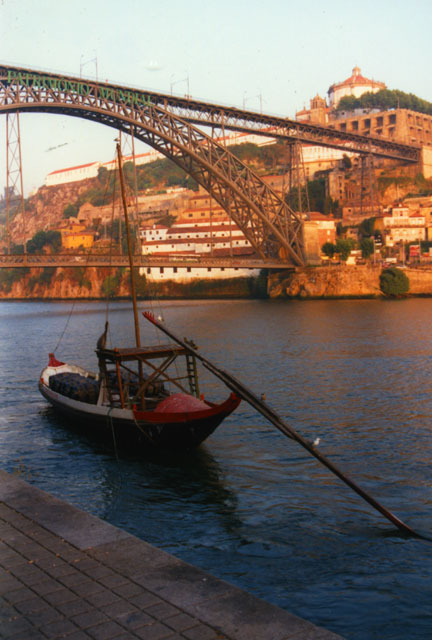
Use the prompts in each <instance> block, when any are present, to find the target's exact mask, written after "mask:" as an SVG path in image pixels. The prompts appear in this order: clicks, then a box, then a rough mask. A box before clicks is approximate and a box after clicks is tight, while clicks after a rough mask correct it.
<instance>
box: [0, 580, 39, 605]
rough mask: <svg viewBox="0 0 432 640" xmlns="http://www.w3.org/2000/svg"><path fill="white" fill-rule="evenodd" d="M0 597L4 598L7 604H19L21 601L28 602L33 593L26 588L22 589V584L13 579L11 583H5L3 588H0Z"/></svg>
mask: <svg viewBox="0 0 432 640" xmlns="http://www.w3.org/2000/svg"><path fill="white" fill-rule="evenodd" d="M0 595H1V596H3V598H6V599H7V600H8V602H12V603H14V602H20V601H21V600H28V599H29V598H31V597H32V596H34V593H33V591H31V589H29V588H28V587H24V585H23V584H22V582H20V581H19V580H15V579H13V582H5V583H4V587H3V586H2V587H1V588H0Z"/></svg>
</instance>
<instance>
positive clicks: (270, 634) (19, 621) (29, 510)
mask: <svg viewBox="0 0 432 640" xmlns="http://www.w3.org/2000/svg"><path fill="white" fill-rule="evenodd" d="M0 566H1V568H2V571H1V572H0V637H2V638H4V639H6V640H12V639H14V640H39V639H40V640H42V639H44V640H46V638H65V637H66V638H67V639H68V640H83V639H88V638H93V639H95V640H97V639H99V640H105V639H106V640H108V639H111V638H113V639H114V638H115V639H116V640H126V639H129V640H132V639H135V638H142V639H144V640H158V639H160V640H162V639H166V640H180V639H183V640H268V639H269V638H271V639H272V640H291V639H292V640H341V638H340V636H338V635H336V634H334V633H332V632H330V631H326V630H325V629H322V628H319V627H316V626H315V625H313V624H311V623H310V622H307V621H306V620H303V619H301V618H298V617H296V616H293V615H291V614H290V613H288V612H287V611H284V610H282V609H279V608H278V607H275V606H273V605H270V604H268V603H266V602H264V601H263V600H259V599H258V598H256V597H254V596H252V595H250V594H248V593H246V592H244V591H242V590H241V589H238V588H236V587H233V586H231V585H230V584H228V583H226V582H223V581H222V580H218V579H217V578H215V577H213V576H211V575H209V574H207V573H205V572H204V571H202V570H201V569H198V568H196V567H194V566H191V565H189V564H187V563H185V562H183V561H182V560H179V559H178V558H175V557H173V556H171V555H169V554H168V553H165V552H164V551H162V550H160V549H157V548H155V547H153V546H151V545H149V544H147V543H146V542H143V541H142V540H138V539H137V538H135V537H134V536H132V535H130V534H128V533H126V532H125V531H122V530H121V529H118V528H116V527H113V526H111V525H110V524H108V523H106V522H103V521H102V520H99V519H98V518H96V517H94V516H91V515H89V514H88V513H85V512H83V511H80V510H79V509H77V508H75V507H73V506H71V505H69V504H67V503H65V502H62V501H61V500H58V499H57V498H54V497H53V496H51V495H49V494H47V493H45V492H43V491H41V490H39V489H37V488H36V487H34V486H31V485H30V484H28V483H27V482H25V481H24V480H23V479H22V478H19V477H17V476H15V475H10V474H8V473H6V472H4V471H1V470H0Z"/></svg>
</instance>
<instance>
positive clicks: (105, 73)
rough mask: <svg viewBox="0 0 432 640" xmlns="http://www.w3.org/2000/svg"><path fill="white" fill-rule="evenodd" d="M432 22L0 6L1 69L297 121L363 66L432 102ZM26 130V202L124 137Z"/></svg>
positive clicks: (270, 4) (388, 0) (32, 125)
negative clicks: (57, 175) (82, 79)
mask: <svg viewBox="0 0 432 640" xmlns="http://www.w3.org/2000/svg"><path fill="white" fill-rule="evenodd" d="M431 23H432V3H431V2H430V0H411V1H410V2H407V1H406V0H362V1H361V2H359V1H354V0H327V1H324V0H308V1H307V2H304V3H302V2H299V1H298V0H295V1H294V0H265V1H260V0H248V1H247V0H207V2H202V0H187V1H185V0H182V1H180V0H158V1H157V2H154V0H151V1H150V0H116V1H114V0H91V1H90V0H73V1H71V0H38V1H37V2H35V1H34V0H0V63H2V64H10V65H16V66H23V67H26V66H30V67H31V68H34V69H38V70H40V71H54V72H60V73H66V74H70V75H76V76H79V75H80V73H81V74H82V75H83V76H86V77H89V78H92V79H94V78H95V76H96V71H97V76H98V78H99V79H100V80H108V81H109V82H116V83H119V84H124V85H131V86H135V87H140V88H143V89H149V90H154V91H160V92H164V93H170V92H171V90H172V91H173V92H174V93H175V94H179V95H184V94H186V93H187V91H188V87H189V93H190V95H191V96H192V97H193V98H196V99H203V100H207V101H213V102H215V103H220V104H227V105H235V106H238V107H242V106H243V104H244V105H245V106H246V108H249V109H251V110H257V111H258V110H259V108H260V100H262V107H263V111H264V112H265V113H270V114H278V115H283V116H286V117H289V118H293V117H294V115H295V112H296V111H297V110H299V109H301V108H303V107H304V106H309V100H310V99H311V98H312V97H313V96H315V95H316V94H317V93H319V94H320V95H321V96H323V97H326V96H327V91H328V88H329V86H330V85H331V84H333V83H334V82H340V81H342V80H345V79H346V78H348V77H349V76H350V75H351V72H352V69H353V67H354V66H356V65H358V66H359V67H360V68H361V71H362V74H363V75H364V76H365V77H367V78H371V79H375V80H379V81H382V82H385V83H386V84H387V86H388V88H389V89H400V90H402V91H405V92H407V93H414V94H416V95H418V96H419V97H421V98H423V99H425V100H429V101H432V83H430V81H429V74H430V71H429V70H430V69H431V66H432V64H431V63H432V46H431V36H430V24H431ZM260 96H261V99H260ZM3 122H4V124H3V123H0V159H1V160H0V190H1V192H3V187H4V186H5V184H6V142H5V140H6V118H5V117H4V116H3ZM20 127H21V144H22V167H23V179H24V192H25V194H26V195H28V193H29V192H31V191H33V190H34V189H36V188H37V187H39V186H41V185H42V184H43V183H44V181H45V177H46V175H47V174H48V173H50V172H51V171H54V170H56V169H62V168H66V167H71V166H76V165H79V164H84V163H87V162H92V161H102V162H105V161H108V160H111V159H113V157H114V138H115V137H116V132H115V131H114V130H113V129H111V128H109V127H106V126H104V125H99V124H95V123H89V122H86V121H84V120H81V119H77V118H72V117H70V116H69V117H67V116H59V115H46V114H32V113H23V114H21V116H20ZM60 145H62V146H60ZM54 147H56V148H54ZM145 150H146V148H145V147H144V145H143V144H142V143H140V142H139V143H137V145H136V152H137V153H140V152H143V151H145Z"/></svg>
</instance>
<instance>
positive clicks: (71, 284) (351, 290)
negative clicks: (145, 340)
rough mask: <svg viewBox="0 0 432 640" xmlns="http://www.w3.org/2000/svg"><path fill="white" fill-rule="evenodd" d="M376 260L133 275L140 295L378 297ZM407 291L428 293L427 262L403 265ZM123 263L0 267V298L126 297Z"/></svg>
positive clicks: (431, 291)
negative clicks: (178, 275)
mask: <svg viewBox="0 0 432 640" xmlns="http://www.w3.org/2000/svg"><path fill="white" fill-rule="evenodd" d="M381 272H382V266H381V265H375V266H374V265H357V266H352V265H349V266H347V265H344V264H343V265H331V266H328V265H326V266H323V267H302V268H297V269H295V270H283V271H279V272H269V273H268V274H267V273H266V272H265V271H264V270H263V271H262V272H261V274H260V276H259V277H258V278H253V277H249V278H224V279H213V280H208V279H206V280H200V279H195V280H191V281H190V282H177V281H173V280H166V281H158V282H155V281H153V280H150V279H147V278H146V277H145V276H138V278H137V293H138V297H139V298H141V299H160V300H205V299H258V298H266V297H269V298H281V299H284V298H286V299H302V300H307V299H338V298H381V297H382V293H381V290H380V282H379V278H380V274H381ZM404 273H405V274H406V276H407V277H408V280H409V283H410V287H409V295H411V296H432V267H429V266H428V267H417V268H406V269H404ZM128 286H129V285H128V275H127V270H125V269H116V270H114V273H113V272H112V271H111V270H110V269H108V268H104V269H96V268H89V269H86V270H84V269H71V268H57V269H52V268H46V269H34V270H31V271H30V270H24V269H3V270H1V271H0V300H2V299H3V300H100V299H106V298H107V297H109V298H115V299H117V300H121V299H126V298H128V297H129V292H128Z"/></svg>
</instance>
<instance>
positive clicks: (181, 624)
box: [164, 613, 197, 631]
mask: <svg viewBox="0 0 432 640" xmlns="http://www.w3.org/2000/svg"><path fill="white" fill-rule="evenodd" d="M164 624H166V625H167V626H168V627H170V628H171V629H174V630H175V631H184V630H185V629H190V628H191V627H195V626H196V624H197V621H196V620H195V618H192V616H188V614H187V613H179V614H178V615H176V616H171V617H170V618H167V619H166V620H164Z"/></svg>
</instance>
